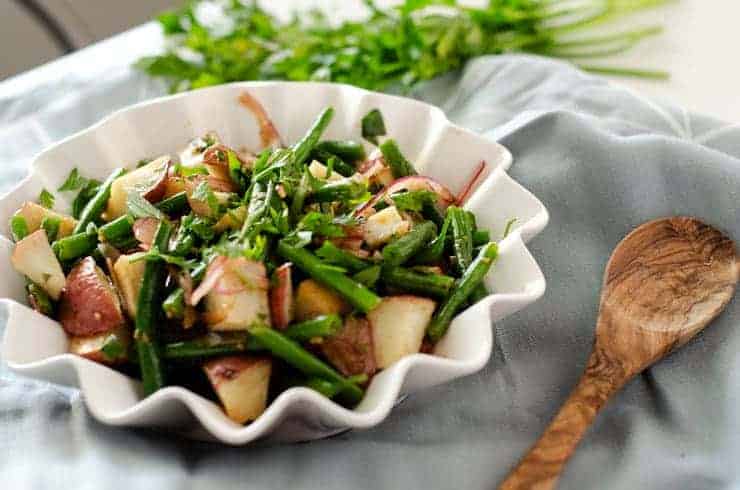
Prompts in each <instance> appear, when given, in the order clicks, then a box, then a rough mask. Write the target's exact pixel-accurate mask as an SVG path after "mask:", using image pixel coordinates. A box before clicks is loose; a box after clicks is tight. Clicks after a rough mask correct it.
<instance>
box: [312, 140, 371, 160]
mask: <svg viewBox="0 0 740 490" xmlns="http://www.w3.org/2000/svg"><path fill="white" fill-rule="evenodd" d="M316 149H317V150H321V151H325V152H327V153H331V154H332V155H336V156H338V157H339V158H341V159H342V160H343V161H345V162H349V163H355V162H358V161H360V160H364V159H365V157H366V155H365V148H364V147H363V146H362V144H360V143H358V142H356V141H352V140H324V141H322V142H321V143H319V144H318V145H316Z"/></svg>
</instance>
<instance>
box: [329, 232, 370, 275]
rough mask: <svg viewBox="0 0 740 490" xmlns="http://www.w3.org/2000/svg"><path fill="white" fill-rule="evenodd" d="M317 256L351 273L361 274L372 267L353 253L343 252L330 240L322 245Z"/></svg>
mask: <svg viewBox="0 0 740 490" xmlns="http://www.w3.org/2000/svg"><path fill="white" fill-rule="evenodd" d="M316 255H318V256H319V257H321V258H322V259H324V260H325V261H327V262H329V263H330V264H334V265H338V266H339V267H342V268H344V269H347V270H348V271H350V272H359V271H361V270H364V269H366V268H367V267H368V266H370V263H368V262H367V261H365V260H362V259H361V258H359V257H358V256H356V255H355V254H353V253H350V252H347V251H346V250H342V249H341V248H339V247H337V246H336V245H334V244H333V243H332V242H330V241H329V240H326V241H325V242H324V243H323V244H321V246H320V247H319V248H318V249H317V250H316Z"/></svg>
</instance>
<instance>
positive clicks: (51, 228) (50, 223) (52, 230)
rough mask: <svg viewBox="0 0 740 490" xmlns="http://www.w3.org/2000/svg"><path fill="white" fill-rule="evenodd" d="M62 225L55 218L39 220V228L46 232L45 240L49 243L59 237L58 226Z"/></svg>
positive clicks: (47, 217)
mask: <svg viewBox="0 0 740 490" xmlns="http://www.w3.org/2000/svg"><path fill="white" fill-rule="evenodd" d="M61 224H62V220H61V219H60V218H58V217H56V216H45V217H44V218H43V219H42V220H41V228H43V229H44V231H45V232H46V238H47V239H48V240H49V242H50V243H51V242H53V241H54V240H56V239H57V235H59V225H61Z"/></svg>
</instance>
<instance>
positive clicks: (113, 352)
mask: <svg viewBox="0 0 740 490" xmlns="http://www.w3.org/2000/svg"><path fill="white" fill-rule="evenodd" d="M130 345H131V332H130V331H129V330H128V328H127V327H126V326H121V327H119V328H117V329H116V330H114V331H112V332H103V333H99V334H96V335H90V336H87V337H71V338H70V340H69V352H71V353H72V354H77V355H78V356H80V357H84V358H86V359H90V360H91V361H95V362H99V363H101V364H107V365H116V364H120V363H122V362H124V361H126V359H127V358H128V351H129V347H130Z"/></svg>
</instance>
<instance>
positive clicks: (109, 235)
mask: <svg viewBox="0 0 740 490" xmlns="http://www.w3.org/2000/svg"><path fill="white" fill-rule="evenodd" d="M98 237H99V238H100V239H101V240H103V241H106V242H108V243H110V244H111V245H113V246H114V247H118V248H130V247H131V246H132V244H135V243H137V242H138V241H137V240H136V238H135V237H134V218H133V216H131V215H129V214H124V215H123V216H121V217H119V218H116V219H114V220H113V221H111V222H110V223H106V224H104V225H103V226H101V227H100V229H99V230H98Z"/></svg>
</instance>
